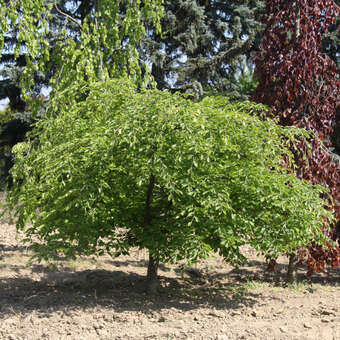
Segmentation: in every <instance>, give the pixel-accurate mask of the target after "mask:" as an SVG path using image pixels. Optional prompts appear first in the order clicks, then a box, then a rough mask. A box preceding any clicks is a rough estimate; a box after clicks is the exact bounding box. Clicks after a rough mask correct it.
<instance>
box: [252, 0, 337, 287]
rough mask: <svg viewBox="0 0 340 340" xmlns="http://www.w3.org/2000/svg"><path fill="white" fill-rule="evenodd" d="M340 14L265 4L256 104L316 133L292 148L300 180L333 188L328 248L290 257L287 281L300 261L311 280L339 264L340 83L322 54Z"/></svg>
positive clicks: (319, 2)
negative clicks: (337, 135)
mask: <svg viewBox="0 0 340 340" xmlns="http://www.w3.org/2000/svg"><path fill="white" fill-rule="evenodd" d="M339 13H340V8H339V7H338V6H337V5H336V3H335V2H334V1H333V0H312V1H307V0H295V1H285V0H267V1H266V15H265V16H264V24H265V25H266V28H265V30H264V33H263V40H262V43H261V47H260V52H259V53H258V54H257V56H256V58H255V64H256V69H255V75H256V77H257V80H258V81H259V86H258V88H257V90H256V92H255V95H254V96H253V100H255V101H256V102H259V103H263V104H266V105H268V106H270V107H271V108H272V110H273V112H274V115H275V116H276V117H277V118H278V119H279V124H281V125H282V126H297V127H300V128H304V129H307V130H309V131H311V132H312V133H313V134H314V136H313V137H311V138H310V139H309V141H310V144H309V145H307V144H306V143H305V141H303V140H302V141H299V142H298V143H295V144H294V145H293V148H295V151H294V157H295V160H296V164H297V169H296V175H297V177H299V178H304V179H306V180H308V181H310V182H311V183H313V184H321V185H323V186H325V187H327V188H329V190H330V192H331V195H332V198H333V202H334V209H335V214H336V219H337V222H336V223H333V224H332V225H331V226H330V227H331V232H330V231H329V228H328V227H325V234H326V235H327V236H328V237H329V242H328V247H327V248H323V247H319V246H318V245H317V244H316V243H313V242H312V243H311V244H310V245H309V247H308V249H306V250H305V251H301V252H300V255H301V256H300V258H299V259H298V258H297V257H296V253H293V254H291V255H290V264H289V270H288V280H289V281H293V280H294V273H295V268H296V266H295V265H296V263H297V261H298V260H304V261H305V263H306V264H307V267H308V273H307V274H308V275H311V274H312V273H313V272H315V271H317V272H319V271H321V270H323V269H324V268H326V267H327V266H332V267H335V266H338V265H339V264H340V249H339V247H338V246H336V245H335V243H334V242H332V241H336V239H337V238H338V237H339V231H337V229H336V228H337V227H336V225H338V228H339V225H340V163H339V158H338V156H337V155H336V154H335V153H333V152H332V150H334V145H332V142H331V140H332V135H333V133H334V128H335V125H336V123H337V119H338V118H337V117H336V112H337V111H339V110H340V102H339V98H340V80H339V74H338V70H337V67H336V64H335V63H334V61H332V60H331V59H330V58H329V57H328V56H327V55H326V54H325V53H323V52H322V38H323V35H324V34H325V35H327V33H328V27H329V26H330V25H331V24H333V23H335V22H336V17H337V15H339ZM296 148H297V149H296ZM306 158H307V160H308V162H306Z"/></svg>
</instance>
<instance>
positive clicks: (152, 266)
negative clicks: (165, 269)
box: [146, 253, 159, 294]
mask: <svg viewBox="0 0 340 340" xmlns="http://www.w3.org/2000/svg"><path fill="white" fill-rule="evenodd" d="M158 265H159V259H158V257H157V258H155V257H154V256H152V255H151V254H150V253H149V265H148V272H147V276H146V277H147V286H146V290H147V292H148V293H149V294H156V293H157V291H158V288H159V281H158V276H157V272H158Z"/></svg>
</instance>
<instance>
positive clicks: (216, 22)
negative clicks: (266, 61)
mask: <svg viewBox="0 0 340 340" xmlns="http://www.w3.org/2000/svg"><path fill="white" fill-rule="evenodd" d="M164 5H165V16H164V18H163V19H162V34H155V32H154V31H152V30H149V32H148V35H147V37H146V38H145V39H144V41H143V45H142V52H143V53H144V58H145V59H147V60H149V61H150V62H151V64H152V75H153V76H154V78H155V80H156V83H157V87H158V88H159V89H171V90H172V91H178V90H180V91H188V92H192V93H194V94H195V96H196V97H200V96H202V95H203V94H204V92H206V91H211V90H217V91H219V92H221V91H222V92H226V91H228V90H229V91H231V90H232V91H235V88H232V86H231V84H232V82H231V79H232V78H233V77H234V76H235V74H238V73H239V72H240V68H241V69H242V68H243V66H244V62H245V57H248V60H249V57H250V52H251V51H252V50H253V49H254V47H255V45H256V44H257V42H258V40H259V32H260V30H261V27H262V26H261V24H260V23H259V20H258V17H259V15H260V14H261V11H262V9H263V3H262V1H258V0H246V1H224V0H217V1H209V0H190V1H186V0H175V1H173V0H171V1H170V0H167V1H165V4H164ZM246 60H247V58H246Z"/></svg>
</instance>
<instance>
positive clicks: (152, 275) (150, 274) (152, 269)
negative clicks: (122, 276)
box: [144, 174, 159, 294]
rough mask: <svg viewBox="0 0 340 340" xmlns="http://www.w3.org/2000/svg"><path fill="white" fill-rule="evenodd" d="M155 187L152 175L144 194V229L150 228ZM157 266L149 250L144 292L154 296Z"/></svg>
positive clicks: (156, 284)
mask: <svg viewBox="0 0 340 340" xmlns="http://www.w3.org/2000/svg"><path fill="white" fill-rule="evenodd" d="M154 186H155V176H154V175H153V174H151V175H150V179H149V187H148V191H147V193H146V201H145V216H144V228H150V226H151V223H152V211H151V202H152V193H153V189H154ZM158 265H159V258H158V256H156V257H155V256H154V255H152V254H151V253H150V249H149V264H148V271H147V274H146V279H147V280H146V281H147V282H146V290H147V292H148V293H149V294H155V293H157V291H158V288H159V281H158V276H157V273H158Z"/></svg>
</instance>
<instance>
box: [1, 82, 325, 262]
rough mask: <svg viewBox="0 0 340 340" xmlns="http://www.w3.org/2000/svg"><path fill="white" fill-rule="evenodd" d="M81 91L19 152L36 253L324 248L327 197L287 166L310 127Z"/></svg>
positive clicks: (24, 216)
mask: <svg viewBox="0 0 340 340" xmlns="http://www.w3.org/2000/svg"><path fill="white" fill-rule="evenodd" d="M73 86H76V87H77V91H78V92H79V94H80V95H82V94H85V93H86V99H85V100H82V101H75V100H72V99H70V101H69V102H68V103H65V105H63V106H60V108H59V111H58V115H53V114H51V115H48V117H46V118H45V119H42V120H40V121H39V122H38V123H37V127H36V129H35V133H36V134H38V135H39V144H37V143H35V142H34V140H33V141H31V142H30V141H28V142H25V143H20V144H17V145H16V146H15V147H14V150H15V152H16V162H15V166H14V168H13V179H14V187H13V189H12V190H11V191H10V192H9V196H8V200H9V203H10V204H9V208H10V209H11V210H12V209H13V211H16V216H17V218H18V222H17V226H18V228H20V229H24V230H25V231H26V235H27V236H28V241H29V242H33V243H35V245H36V248H37V250H38V253H37V257H39V258H43V259H49V258H52V259H53V258H55V257H56V256H57V254H58V253H60V252H62V253H64V254H65V255H66V256H70V257H73V256H76V255H78V254H83V253H85V254H93V253H99V254H100V253H102V252H103V251H107V252H108V253H110V254H112V255H119V254H121V253H126V252H128V251H129V248H130V247H132V246H138V247H140V248H146V249H148V250H149V252H150V254H151V259H153V260H157V261H164V262H169V261H170V262H171V261H177V260H180V259H187V260H188V261H195V260H197V259H198V258H200V257H204V256H207V254H208V253H209V252H210V251H218V252H220V253H221V255H223V256H224V257H225V259H226V260H227V261H229V262H231V263H234V264H238V263H240V262H241V261H242V260H244V257H243V255H242V254H241V251H240V247H241V246H242V245H244V244H250V245H252V246H254V247H255V248H256V249H257V250H258V251H261V252H263V253H264V254H266V255H268V256H269V257H270V256H276V255H277V254H278V253H286V252H290V251H292V250H295V249H297V248H298V247H300V246H302V245H305V244H306V243H308V242H309V241H310V240H312V239H313V240H314V239H315V237H316V238H318V237H319V241H320V242H321V243H322V240H323V233H322V231H321V226H322V225H323V222H324V219H325V218H331V213H330V212H329V211H328V210H327V209H325V201H324V200H322V199H320V193H325V191H324V189H323V188H322V187H319V186H312V185H311V184H308V183H307V182H305V181H301V180H299V179H297V178H296V177H295V175H294V174H293V173H291V171H290V170H289V169H288V168H287V167H285V166H284V164H283V162H282V155H283V154H285V155H286V156H287V157H288V158H289V159H291V161H292V162H293V160H292V155H291V153H290V151H289V150H288V148H287V147H286V146H285V145H286V142H285V141H286V139H285V138H288V139H295V138H296V136H297V135H301V134H303V132H302V131H300V130H298V129H295V128H283V127H280V126H278V125H276V124H275V123H274V122H273V121H271V120H268V119H265V120H261V119H259V118H258V117H257V116H256V112H257V111H258V110H260V109H262V108H261V107H260V106H253V105H251V104H250V103H244V104H230V103H228V102H227V101H226V100H225V99H222V98H220V99H219V100H217V99H216V98H206V99H204V100H203V101H202V102H200V103H193V102H192V101H190V100H186V99H183V98H181V97H180V96H179V95H173V94H169V93H168V92H166V91H158V90H142V91H141V92H140V93H138V91H137V88H136V87H135V85H132V84H131V82H129V81H124V80H123V79H117V80H110V81H106V82H104V81H99V82H92V83H88V82H86V83H82V84H77V85H76V84H74V85H73ZM35 236H37V237H38V242H34V237H35Z"/></svg>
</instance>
